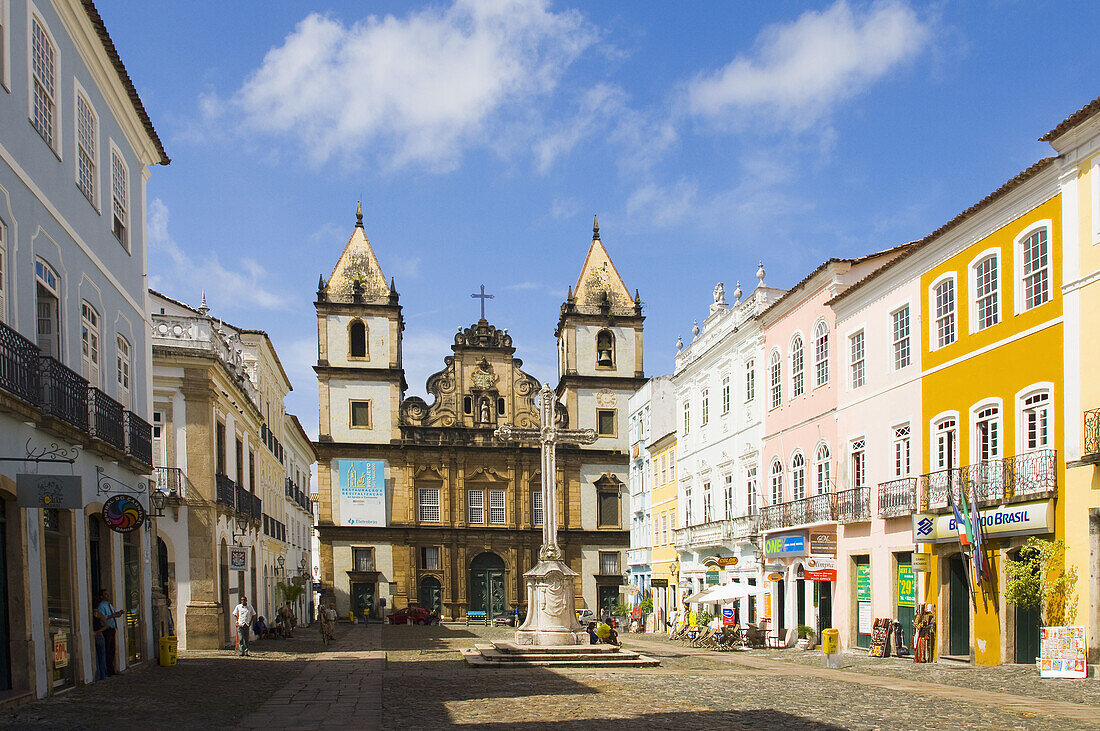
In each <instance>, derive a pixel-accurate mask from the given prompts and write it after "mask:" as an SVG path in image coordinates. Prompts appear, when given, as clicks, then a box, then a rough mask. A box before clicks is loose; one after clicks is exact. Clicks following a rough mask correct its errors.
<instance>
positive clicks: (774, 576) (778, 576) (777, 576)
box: [768, 571, 783, 581]
mask: <svg viewBox="0 0 1100 731" xmlns="http://www.w3.org/2000/svg"><path fill="white" fill-rule="evenodd" d="M782 580H783V574H782V573H780V572H778V571H773V572H772V573H770V574H768V581H782Z"/></svg>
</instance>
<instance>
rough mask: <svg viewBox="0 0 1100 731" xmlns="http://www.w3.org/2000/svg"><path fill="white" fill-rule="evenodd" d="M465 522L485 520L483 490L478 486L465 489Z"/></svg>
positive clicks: (472, 523)
mask: <svg viewBox="0 0 1100 731" xmlns="http://www.w3.org/2000/svg"><path fill="white" fill-rule="evenodd" d="M466 522H467V523H469V524H471V525H482V524H483V523H484V522H485V490H484V489H482V488H480V487H471V488H467V489H466Z"/></svg>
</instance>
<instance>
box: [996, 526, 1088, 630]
mask: <svg viewBox="0 0 1100 731" xmlns="http://www.w3.org/2000/svg"><path fill="white" fill-rule="evenodd" d="M1065 561H1066V544H1065V542H1064V541H1062V540H1057V541H1044V540H1043V539H1041V538H1036V537H1035V536H1031V537H1030V538H1028V539H1027V541H1026V542H1025V543H1024V545H1023V547H1022V548H1021V549H1020V551H1019V555H1018V556H1017V558H1014V559H1013V558H1010V559H1008V560H1007V561H1005V574H1006V576H1007V581H1006V582H1005V598H1006V599H1007V600H1008V601H1010V602H1012V603H1013V604H1015V605H1016V606H1017V607H1021V608H1023V609H1035V610H1037V613H1038V615H1039V624H1040V625H1041V626H1046V627H1053V626H1061V625H1067V624H1073V623H1074V622H1075V621H1076V620H1077V593H1076V591H1075V588H1076V586H1077V568H1076V567H1070V568H1068V569H1067V568H1066V563H1065Z"/></svg>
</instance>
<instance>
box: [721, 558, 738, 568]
mask: <svg viewBox="0 0 1100 731" xmlns="http://www.w3.org/2000/svg"><path fill="white" fill-rule="evenodd" d="M739 561H740V559H739V558H737V556H723V557H722V558H720V559H718V565H719V566H722V567H726V566H736V565H737V564H738V562H739Z"/></svg>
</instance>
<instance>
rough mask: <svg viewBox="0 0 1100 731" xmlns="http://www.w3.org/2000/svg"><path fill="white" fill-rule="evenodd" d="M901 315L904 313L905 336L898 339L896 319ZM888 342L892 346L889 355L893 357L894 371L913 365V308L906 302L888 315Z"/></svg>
mask: <svg viewBox="0 0 1100 731" xmlns="http://www.w3.org/2000/svg"><path fill="white" fill-rule="evenodd" d="M902 313H905V334H904V336H902V337H898V317H899V316H900V315H901V314H902ZM890 342H891V343H892V345H893V347H892V348H891V355H893V363H894V370H895V371H900V370H902V369H904V368H908V367H909V366H911V365H913V308H912V307H910V306H909V303H908V302H906V303H905V304H904V305H902V306H901V307H898V308H897V309H895V310H894V311H893V312H891V313H890ZM899 350H900V351H901V352H900V353H899ZM899 355H903V356H904V360H905V362H904V363H901V362H900V361H901V358H899Z"/></svg>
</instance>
